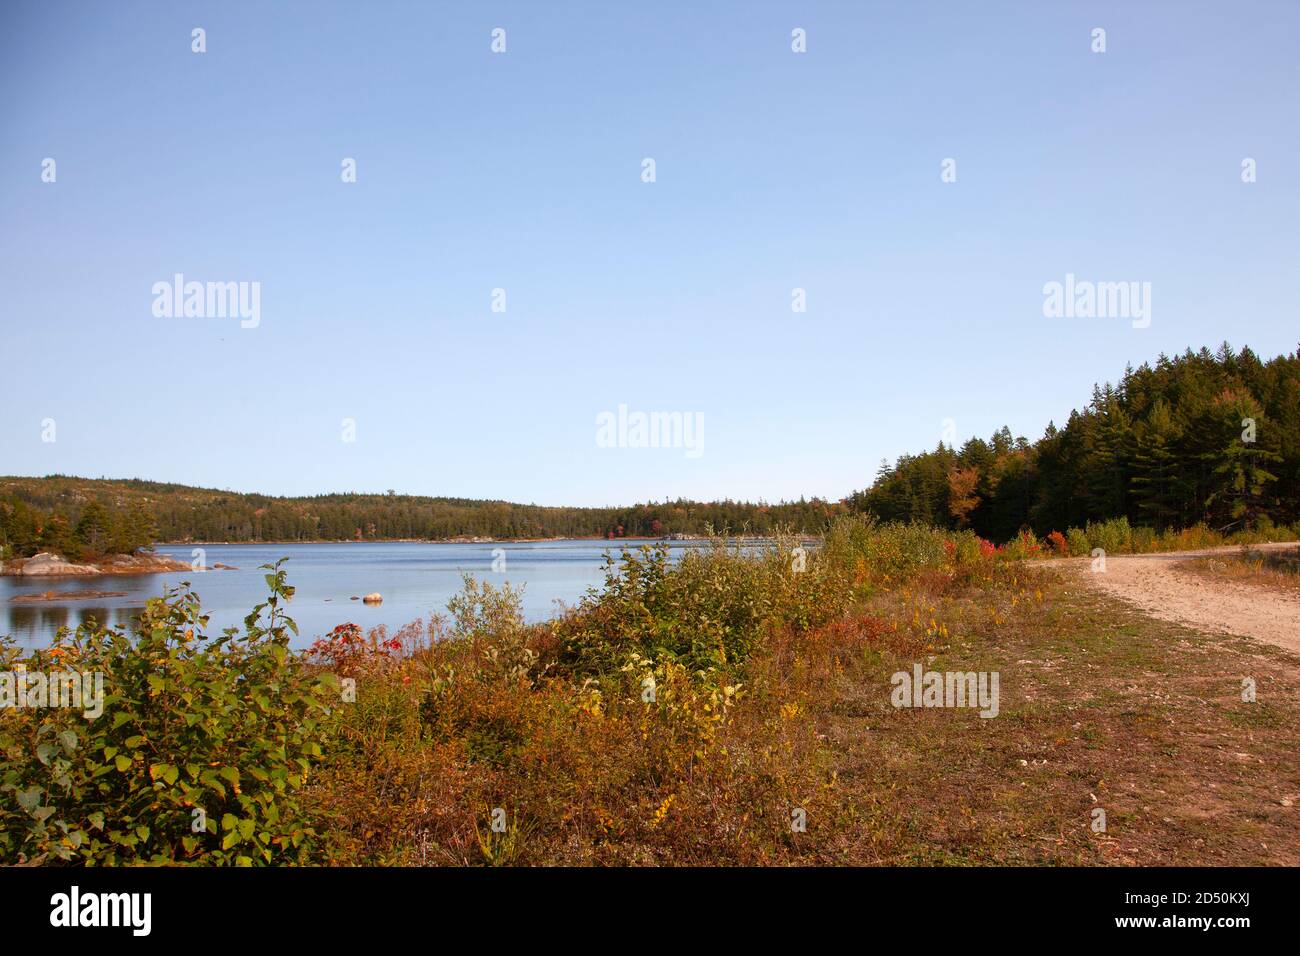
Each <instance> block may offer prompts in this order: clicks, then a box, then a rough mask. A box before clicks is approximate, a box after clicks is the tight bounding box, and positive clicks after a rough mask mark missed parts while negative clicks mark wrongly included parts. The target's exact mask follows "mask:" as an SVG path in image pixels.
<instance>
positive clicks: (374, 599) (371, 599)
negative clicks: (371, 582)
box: [361, 591, 384, 604]
mask: <svg viewBox="0 0 1300 956" xmlns="http://www.w3.org/2000/svg"><path fill="white" fill-rule="evenodd" d="M361 600H362V601H363V602H365V603H366V604H382V603H383V602H384V596H383V595H382V594H380V593H379V592H378V591H371V592H370V593H369V594H367V595H366V596H365V597H363V598H362V599H361Z"/></svg>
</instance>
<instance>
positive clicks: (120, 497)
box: [0, 343, 1300, 557]
mask: <svg viewBox="0 0 1300 956" xmlns="http://www.w3.org/2000/svg"><path fill="white" fill-rule="evenodd" d="M850 512H857V513H863V512H865V513H869V514H872V515H874V516H876V517H877V518H879V519H881V520H884V521H891V520H893V521H915V522H921V523H925V524H931V525H937V526H940V527H947V528H954V529H955V528H971V529H973V530H974V531H976V532H977V533H978V534H980V535H981V536H982V537H985V538H988V539H990V540H994V541H1007V540H1010V539H1011V538H1013V537H1015V536H1016V535H1018V534H1019V533H1020V532H1021V531H1024V530H1033V531H1034V532H1035V533H1036V534H1038V535H1040V536H1041V535H1045V534H1047V533H1048V532H1051V531H1056V530H1060V531H1064V530H1066V529H1068V528H1072V527H1083V526H1084V525H1086V524H1087V523H1088V522H1090V521H1106V520H1108V519H1112V518H1120V517H1124V518H1127V519H1128V520H1129V522H1130V523H1131V524H1133V525H1134V526H1139V527H1152V528H1158V529H1162V530H1163V529H1166V528H1182V527H1189V526H1191V525H1194V524H1197V523H1204V524H1206V525H1208V526H1210V527H1212V528H1214V529H1215V530H1218V531H1224V532H1229V531H1232V530H1236V529H1240V528H1245V527H1252V526H1255V525H1258V524H1259V523H1260V522H1275V523H1286V524H1290V523H1293V522H1296V521H1300V352H1297V353H1296V354H1294V355H1282V356H1278V357H1277V358H1274V359H1271V360H1269V361H1261V360H1260V359H1259V358H1258V357H1257V356H1256V355H1255V354H1254V353H1253V352H1252V351H1251V350H1250V349H1248V348H1247V349H1242V350H1241V351H1240V352H1234V351H1233V349H1232V348H1231V347H1230V346H1229V345H1227V344H1226V343H1225V344H1224V345H1223V346H1221V347H1220V348H1219V350H1218V351H1217V353H1211V352H1210V351H1209V350H1208V349H1201V350H1200V351H1199V352H1193V351H1191V350H1190V349H1189V350H1188V351H1187V352H1185V353H1184V354H1183V355H1180V356H1176V357H1174V358H1169V357H1167V356H1164V355H1161V356H1160V358H1159V360H1158V361H1157V362H1156V363H1155V364H1154V365H1150V364H1143V365H1142V366H1141V367H1140V368H1137V369H1133V368H1132V367H1130V368H1128V369H1127V370H1126V371H1125V373H1124V376H1123V378H1122V379H1121V380H1120V381H1119V383H1118V384H1117V385H1110V384H1106V385H1104V386H1096V387H1094V389H1093V394H1092V400H1091V402H1089V403H1088V405H1087V406H1086V407H1085V408H1084V409H1083V410H1082V411H1075V412H1072V413H1071V414H1070V417H1069V420H1068V421H1067V422H1066V424H1065V426H1064V427H1062V428H1059V429H1058V428H1057V427H1056V426H1055V424H1050V423H1049V425H1048V426H1047V430H1046V433H1045V434H1044V435H1043V437H1042V438H1040V439H1038V440H1037V441H1036V442H1032V443H1031V442H1029V441H1028V440H1026V439H1025V438H1023V437H1013V436H1012V435H1011V432H1010V431H1009V430H1008V429H1007V428H1005V427H1004V428H1002V429H1000V430H998V431H997V432H996V433H995V434H994V435H993V436H992V437H991V438H990V439H989V440H987V441H985V440H984V439H980V438H972V439H971V440H970V441H967V442H966V443H965V444H963V445H962V446H961V447H960V448H955V447H949V446H948V445H945V444H944V443H942V442H940V443H939V445H938V447H937V448H935V449H934V450H933V451H928V452H923V453H920V454H915V455H904V456H902V457H900V458H899V459H898V460H897V461H896V462H895V463H894V464H893V465H892V466H891V465H889V464H888V463H887V462H886V463H882V465H881V468H880V471H879V472H878V474H877V475H876V478H875V481H874V483H873V484H872V485H871V486H870V487H869V488H866V489H865V490H862V491H858V492H855V493H853V494H852V495H850V496H849V497H848V498H846V499H844V500H843V501H827V500H824V499H820V498H812V499H800V500H799V501H791V502H779V503H777V504H766V503H763V502H758V503H751V502H741V501H713V502H697V501H687V500H683V499H678V500H676V501H664V502H660V503H656V502H647V503H645V504H637V505H631V506H628V507H617V508H566V507H546V506H539V505H525V504H513V503H511V502H507V501H479V500H474V499H468V498H445V497H423V496H415V495H399V494H397V493H396V492H393V491H389V492H388V493H387V494H329V495H318V496H314V497H298V498H281V497H272V496H268V495H258V494H238V493H234V492H229V491H218V490H214V489H203V488H191V487H188V486H185V485H175V484H165V483H161V482H151V481H144V480H140V479H130V480H105V479H99V480H92V479H85V478H74V477H69V476H63V475H51V476H47V477H45V478H0V547H3V549H4V551H5V553H6V554H7V555H9V556H24V555H29V554H32V553H34V552H35V551H37V550H48V551H56V552H59V553H61V554H66V555H78V556H82V557H93V556H95V555H98V554H107V553H124V552H130V551H133V550H135V549H137V548H141V547H146V546H148V545H149V544H150V543H151V542H153V541H169V542H185V543H188V542H203V541H209V542H211V541H232V542H245V541H344V540H356V541H376V540H394V539H413V540H449V539H457V538H495V539H521V538H554V537H571V538H591V537H603V538H611V539H613V538H630V537H661V536H670V535H674V534H683V535H702V534H706V533H708V532H710V531H714V532H724V531H725V532H729V533H736V534H739V533H748V534H755V535H766V534H770V533H772V532H774V531H777V530H789V531H795V532H800V533H805V534H817V533H820V532H821V531H822V530H823V529H825V528H826V526H827V525H828V524H829V523H830V521H831V520H832V519H834V518H835V517H836V516H838V515H841V514H845V513H850Z"/></svg>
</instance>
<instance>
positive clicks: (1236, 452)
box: [846, 343, 1300, 541]
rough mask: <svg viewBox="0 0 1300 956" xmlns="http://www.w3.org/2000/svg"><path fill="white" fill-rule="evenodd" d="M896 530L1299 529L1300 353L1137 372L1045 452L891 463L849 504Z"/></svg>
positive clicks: (1202, 356) (1020, 443)
mask: <svg viewBox="0 0 1300 956" xmlns="http://www.w3.org/2000/svg"><path fill="white" fill-rule="evenodd" d="M846 501H847V504H848V506H849V507H850V508H851V509H852V510H854V511H866V512H870V513H872V514H875V515H876V516H878V517H880V518H881V519H883V520H901V521H921V522H925V523H928V524H935V525H939V526H942V527H948V528H971V529H973V530H975V531H976V532H977V533H978V534H980V535H981V536H982V537H985V538H989V539H991V540H995V541H1006V540H1009V539H1010V538H1012V537H1014V536H1015V535H1017V534H1018V533H1019V532H1020V531H1022V530H1032V531H1034V532H1035V533H1036V534H1038V535H1040V536H1041V535H1044V534H1047V533H1049V532H1051V531H1054V530H1060V531H1064V530H1065V529H1067V528H1072V527H1083V526H1084V525H1085V524H1086V523H1088V522H1089V521H1105V520H1108V519H1111V518H1121V517H1125V518H1127V519H1128V520H1129V522H1130V523H1131V524H1133V525H1134V526H1142V527H1151V528H1157V529H1161V530H1163V529H1167V528H1183V527H1190V526H1192V525H1195V524H1198V523H1204V524H1206V525H1207V526H1209V527H1211V528H1213V529H1215V530H1217V531H1222V532H1231V531H1235V530H1240V529H1243V528H1248V527H1255V526H1257V525H1258V524H1260V523H1261V522H1271V523H1276V524H1291V523H1293V522H1296V521H1297V520H1300V352H1297V353H1296V354H1292V355H1282V356H1279V357H1277V358H1274V359H1271V360H1269V361H1261V360H1260V358H1259V357H1258V356H1256V355H1255V353H1253V352H1252V351H1251V350H1250V349H1249V348H1245V349H1242V350H1241V351H1240V352H1234V351H1233V349H1232V347H1231V346H1229V345H1228V344H1227V343H1224V344H1223V345H1222V346H1221V347H1220V348H1219V349H1218V351H1217V352H1216V353H1211V352H1210V351H1209V350H1208V349H1201V350H1200V351H1199V352H1193V351H1191V350H1190V349H1189V350H1187V352H1185V353H1184V354H1182V355H1180V356H1176V357H1174V358H1169V357H1167V356H1165V355H1161V356H1160V358H1159V359H1158V360H1157V361H1156V363H1155V364H1154V365H1150V364H1143V365H1142V366H1141V367H1139V368H1137V369H1134V368H1132V367H1131V366H1130V367H1129V368H1128V369H1127V370H1126V371H1125V373H1124V376H1123V378H1122V379H1121V380H1120V381H1119V383H1118V384H1117V385H1110V384H1106V385H1104V386H1099V387H1094V389H1093V393H1092V401H1091V402H1090V403H1089V404H1088V405H1087V407H1086V408H1084V409H1083V410H1082V411H1075V412H1072V413H1071V415H1070V418H1069V420H1068V421H1067V422H1066V423H1065V426H1064V427H1062V428H1059V429H1058V428H1057V427H1056V426H1055V425H1054V424H1049V425H1048V427H1047V431H1046V433H1045V434H1044V435H1043V437H1042V438H1040V439H1039V440H1038V441H1036V442H1033V443H1030V442H1028V441H1026V440H1025V439H1024V438H1023V437H1019V438H1013V437H1012V435H1011V433H1010V431H1009V430H1008V429H1006V428H1005V427H1004V428H1002V429H1000V430H999V431H998V432H997V433H995V434H994V435H993V436H992V437H991V438H990V439H989V440H988V441H985V440H983V439H980V438H973V439H971V440H970V441H968V442H966V443H965V444H963V445H962V446H961V447H960V448H954V447H949V446H947V445H945V444H943V443H942V442H940V443H939V445H938V447H937V448H935V449H934V450H933V451H929V452H924V453H921V454H917V455H904V456H902V457H900V458H899V459H898V461H896V462H895V463H894V464H893V465H892V466H891V465H889V464H888V463H887V462H886V463H882V465H881V468H880V471H879V472H878V474H877V475H876V480H875V482H874V484H872V485H871V487H869V488H867V489H866V490H864V491H860V492H856V493H855V494H853V495H851V496H850V497H849V498H848V499H847V500H846Z"/></svg>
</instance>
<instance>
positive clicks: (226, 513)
mask: <svg viewBox="0 0 1300 956" xmlns="http://www.w3.org/2000/svg"><path fill="white" fill-rule="evenodd" d="M844 510H845V509H844V506H843V505H842V504H838V503H829V502H826V501H821V500H818V499H813V500H810V501H797V502H789V503H782V504H776V505H766V504H747V503H743V502H733V501H722V502H704V503H701V502H692V501H675V502H664V503H661V504H654V503H650V504H641V505H632V506H629V507H623V508H555V507H542V506H538V505H520V504H511V503H510V502H506V501H476V500H471V499H465V498H427V497H420V496H413V495H399V494H395V493H392V492H390V493H388V494H382V495H375V494H333V495H320V496H316V497H308V498H276V497H270V496H267V495H254V494H236V493H234V492H227V491H217V490H212V489H203V488H190V487H186V486H184V485H172V484H162V483H159V482H151V481H141V480H136V479H132V480H123V481H118V480H103V479H100V480H96V479H88V478H73V477H67V476H61V475H54V476H49V477H45V478H0V545H7V546H8V548H9V550H10V553H11V554H12V555H17V556H23V555H28V554H32V553H34V552H35V551H36V550H38V549H46V550H57V551H60V552H61V553H66V552H67V551H68V550H71V551H72V553H77V552H78V551H79V550H80V549H81V547H82V545H83V543H84V542H82V541H81V540H80V539H79V538H78V537H77V536H76V534H75V531H76V529H77V528H78V527H79V526H81V524H82V520H83V516H84V515H85V514H86V513H87V512H88V511H89V512H90V513H91V514H92V515H95V516H101V517H98V518H96V521H97V522H98V521H100V520H102V516H104V515H105V514H106V515H107V519H106V520H107V522H108V523H109V524H111V525H113V526H114V527H117V526H121V527H122V528H131V529H138V528H140V527H145V526H147V527H152V528H154V529H156V533H157V540H159V541H177V542H189V541H314V540H325V541H342V540H365V541H373V540H385V539H389V540H391V539H429V540H445V539H448V538H458V537H484V538H500V539H511V538H548V537H609V538H622V537H642V536H646V537H654V536H660V535H670V534H704V533H706V532H707V531H708V529H709V528H710V527H712V528H714V529H717V530H723V529H726V530H729V531H733V532H748V533H753V534H766V533H768V532H770V531H773V530H775V529H776V528H777V527H778V526H780V527H784V528H793V529H795V530H802V531H806V532H810V533H815V532H819V531H820V530H822V528H824V527H825V526H826V523H827V522H828V521H829V520H830V518H831V517H832V516H834V515H836V514H842V513H844ZM146 521H147V522H151V523H152V524H151V525H142V524H141V522H146ZM87 527H90V526H87ZM69 532H71V533H69ZM128 537H130V536H123V537H120V538H115V539H113V540H114V541H121V542H126V541H127V538H128ZM138 537H139V535H138V534H136V535H135V536H134V537H130V543H132V544H134V545H135V546H139V543H140V542H139V541H138ZM96 542H97V543H98V542H99V539H96ZM108 550H112V549H111V547H110V548H108Z"/></svg>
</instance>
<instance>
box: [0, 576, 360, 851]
mask: <svg viewBox="0 0 1300 956" xmlns="http://www.w3.org/2000/svg"><path fill="white" fill-rule="evenodd" d="M267 570H268V571H270V572H271V573H269V574H267V575H266V581H267V584H268V586H269V587H270V597H269V598H268V600H267V601H266V602H265V603H263V604H260V605H258V606H257V607H256V608H254V610H253V612H252V613H251V614H249V615H248V617H247V618H246V619H245V622H244V628H245V629H244V633H243V634H240V633H238V631H237V629H235V628H230V629H228V630H226V631H225V632H224V634H223V635H222V636H220V637H217V638H211V639H209V638H207V637H205V636H204V635H203V633H202V632H203V629H204V628H205V627H206V625H207V620H208V619H207V617H206V616H205V615H204V614H203V613H202V610H201V607H200V603H199V598H198V596H197V595H196V594H194V593H193V592H191V591H190V590H189V589H188V585H184V586H182V587H181V588H180V589H178V590H175V591H171V592H169V593H168V595H167V596H166V597H165V598H160V599H155V600H151V601H150V602H149V603H148V605H147V607H146V608H145V611H144V613H143V615H142V616H141V618H140V620H139V622H138V625H137V627H136V635H135V637H134V638H132V637H130V636H128V635H127V634H126V633H125V632H124V631H122V630H121V629H104V628H101V627H98V626H96V625H94V624H93V623H88V624H83V625H82V626H81V627H79V628H78V629H77V630H76V632H75V633H72V634H69V632H67V631H66V630H65V631H61V632H60V634H59V638H58V640H57V641H56V643H55V645H54V646H53V647H52V648H50V649H48V650H46V651H42V652H38V653H37V654H35V655H34V656H33V657H32V658H31V659H30V660H29V661H28V662H27V666H28V668H29V670H30V671H31V672H36V671H38V670H39V671H41V672H44V671H45V670H46V669H48V668H49V667H51V666H55V667H59V668H61V669H75V670H78V671H81V672H83V673H100V674H102V675H103V688H104V691H105V695H104V698H103V713H102V714H101V715H99V716H98V717H86V716H85V714H84V712H83V710H82V709H75V708H70V707H59V708H41V709H34V708H20V709H12V710H5V711H3V712H0V862H3V863H20V862H26V863H37V862H53V861H57V860H64V861H69V862H74V861H79V862H83V863H88V864H98V865H103V864H110V865H111V864H127V863H151V864H160V863H177V862H183V863H215V864H236V865H253V864H269V863H280V864H283V863H294V862H303V861H306V860H308V859H310V858H311V856H312V852H313V848H314V846H315V841H316V831H315V829H314V828H313V827H312V826H311V825H310V823H309V822H308V820H307V819H306V818H305V815H304V813H303V811H302V807H301V805H300V799H299V798H300V792H301V791H302V789H303V787H304V785H305V784H306V783H307V779H308V775H309V773H310V771H311V769H312V766H313V764H314V763H316V762H317V761H318V760H319V759H320V758H321V756H322V744H323V743H327V742H328V727H329V724H328V721H327V719H326V718H327V717H328V716H329V714H330V709H329V707H328V706H327V705H326V704H325V703H324V701H325V700H326V699H327V696H333V697H335V699H337V684H336V683H335V682H334V679H333V678H332V677H331V676H330V675H320V676H314V675H313V674H312V673H311V671H310V670H309V669H308V667H307V666H306V665H305V663H304V662H303V661H302V660H301V658H299V657H298V656H296V655H294V654H292V653H290V651H289V647H288V644H289V635H290V633H291V632H292V633H296V632H297V628H296V626H295V625H294V623H293V621H292V620H290V619H289V618H288V617H287V616H285V613H284V611H283V610H282V608H281V604H282V602H285V601H288V600H289V599H290V598H291V597H292V595H293V588H291V587H289V586H288V585H287V584H286V583H285V576H284V571H283V570H282V569H281V567H280V565H279V564H276V565H268V566H267ZM264 612H265V617H264ZM2 649H3V652H4V660H3V661H0V664H3V665H4V667H5V669H7V670H12V669H13V668H14V667H15V666H16V665H18V664H19V663H20V659H19V655H18V653H17V651H16V649H15V648H14V647H13V646H12V645H9V644H5V645H3V646H2ZM196 831H197V832H196Z"/></svg>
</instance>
